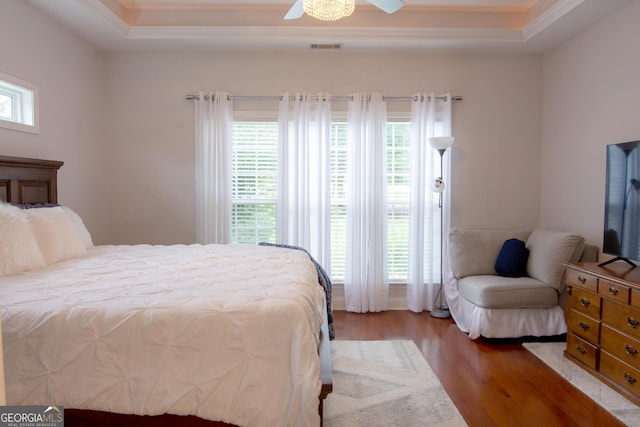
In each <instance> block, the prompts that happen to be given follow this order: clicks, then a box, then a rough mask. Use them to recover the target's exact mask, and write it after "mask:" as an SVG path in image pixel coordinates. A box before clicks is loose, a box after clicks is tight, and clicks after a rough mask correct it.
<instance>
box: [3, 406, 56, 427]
mask: <svg viewBox="0 0 640 427" xmlns="http://www.w3.org/2000/svg"><path fill="white" fill-rule="evenodd" d="M0 427H64V407H62V406H0Z"/></svg>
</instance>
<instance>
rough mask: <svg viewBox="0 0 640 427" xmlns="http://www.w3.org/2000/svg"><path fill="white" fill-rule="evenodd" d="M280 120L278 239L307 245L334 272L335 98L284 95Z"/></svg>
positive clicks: (292, 243)
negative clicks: (332, 136) (332, 163)
mask: <svg viewBox="0 0 640 427" xmlns="http://www.w3.org/2000/svg"><path fill="white" fill-rule="evenodd" d="M278 121H279V139H280V151H279V163H280V167H279V178H278V184H279V195H278V197H279V202H278V217H277V221H276V223H277V226H276V240H277V241H278V243H284V244H288V245H296V246H301V247H303V248H305V249H306V250H308V251H309V253H311V255H312V256H313V257H314V258H315V259H316V260H317V261H318V262H319V263H320V264H321V265H322V266H323V267H324V268H325V269H326V270H327V271H330V264H329V261H330V234H331V232H330V215H331V199H330V189H331V188H330V185H331V181H330V157H329V150H330V142H331V140H330V132H331V97H330V96H329V95H326V94H317V95H310V94H295V95H294V96H289V94H288V93H285V94H284V95H283V96H282V100H281V101H280V106H279V115H278Z"/></svg>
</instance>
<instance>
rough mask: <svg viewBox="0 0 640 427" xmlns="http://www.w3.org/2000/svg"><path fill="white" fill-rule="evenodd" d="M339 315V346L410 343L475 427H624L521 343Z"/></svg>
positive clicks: (422, 321) (429, 321) (396, 314)
mask: <svg viewBox="0 0 640 427" xmlns="http://www.w3.org/2000/svg"><path fill="white" fill-rule="evenodd" d="M334 315H335V322H334V327H335V331H336V339H338V340H390V339H410V340H413V341H414V342H415V343H416V345H417V346H418V348H419V349H420V350H421V351H422V354H423V355H424V357H425V358H426V359H427V362H428V363H429V365H430V366H431V368H432V369H433V371H434V372H435V374H436V375H437V376H438V378H439V379H440V382H441V383H442V385H443V386H444V388H445V390H446V391H447V393H448V394H449V396H450V397H451V400H453V402H454V403H455V405H456V406H457V408H458V410H459V411H460V413H461V414H462V416H463V417H464V419H465V421H466V422H467V423H468V424H469V425H470V426H519V427H521V426H535V427H538V426H545V427H551V426H581V427H585V426H622V425H623V424H622V423H620V422H619V421H618V420H617V419H616V418H615V417H613V416H612V415H610V414H609V413H608V412H606V411H605V410H604V409H602V408H601V407H600V406H599V405H597V404H596V403H595V402H593V401H592V400H591V399H590V398H588V397H587V396H586V395H585V394H583V393H582V392H581V391H579V390H578V389H576V388H575V387H573V386H572V385H571V384H570V383H569V382H568V381H566V380H565V379H564V378H562V377H561V376H560V375H559V374H557V373H556V372H555V371H553V370H552V369H551V368H549V367H547V366H546V365H545V364H544V363H543V362H542V361H540V360H539V359H538V358H537V357H535V356H534V355H532V354H531V353H529V352H528V351H527V350H525V349H524V347H523V346H522V344H520V343H513V342H498V343H497V342H494V341H491V342H487V341H484V340H471V339H469V337H468V336H467V335H466V334H464V333H462V332H461V331H460V330H459V329H458V327H457V326H456V325H455V323H454V322H453V320H451V319H436V318H433V317H431V316H430V315H429V314H428V313H426V312H425V313H419V314H418V313H412V312H409V311H387V312H383V313H367V314H356V313H347V312H345V311H336V312H335V313H334ZM425 425H426V424H425Z"/></svg>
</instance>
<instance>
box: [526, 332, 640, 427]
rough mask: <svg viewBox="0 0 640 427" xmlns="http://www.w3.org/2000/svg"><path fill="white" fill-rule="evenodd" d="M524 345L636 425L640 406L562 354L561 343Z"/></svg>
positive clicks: (563, 345) (627, 423)
mask: <svg viewBox="0 0 640 427" xmlns="http://www.w3.org/2000/svg"><path fill="white" fill-rule="evenodd" d="M523 345H524V347H525V348H526V349H527V350H529V351H530V352H531V353H533V354H534V355H535V356H536V357H537V358H538V359H540V360H542V361H543V362H544V363H545V364H547V365H548V366H550V367H551V368H553V370H554V371H556V372H557V373H559V374H560V375H562V376H563V377H564V378H565V379H566V380H567V381H569V382H570V383H571V384H573V385H574V386H575V387H577V388H579V389H580V390H582V391H583V392H584V393H585V394H586V395H587V396H589V397H590V398H591V399H593V400H594V401H595V402H596V403H598V404H599V405H600V406H602V407H603V408H604V409H606V410H607V411H608V412H609V413H611V414H612V415H613V416H615V417H616V418H618V419H619V420H620V421H622V422H623V423H624V424H626V425H627V426H630V427H636V426H637V427H640V407H638V406H636V405H635V404H633V403H632V402H631V401H629V400H628V399H626V398H625V397H623V396H622V395H620V394H619V393H617V392H616V391H615V390H613V389H612V388H611V387H609V386H608V385H606V384H604V383H603V382H601V381H599V380H598V379H596V378H595V377H594V376H593V375H591V374H589V373H588V372H587V371H585V370H584V369H582V368H580V367H579V366H578V365H576V364H575V363H573V362H571V361H570V360H569V359H567V358H566V357H564V355H563V352H564V350H565V348H566V347H567V343H565V342H551V343H533V342H532V343H524V344H523Z"/></svg>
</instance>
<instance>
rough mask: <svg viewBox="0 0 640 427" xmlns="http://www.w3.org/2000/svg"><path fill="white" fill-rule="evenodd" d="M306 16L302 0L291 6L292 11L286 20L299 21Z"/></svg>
mask: <svg viewBox="0 0 640 427" xmlns="http://www.w3.org/2000/svg"><path fill="white" fill-rule="evenodd" d="M302 15H304V8H303V7H302V0H296V2H295V3H294V4H293V6H291V9H289V11H288V12H287V14H286V15H284V19H298V18H300V17H302Z"/></svg>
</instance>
